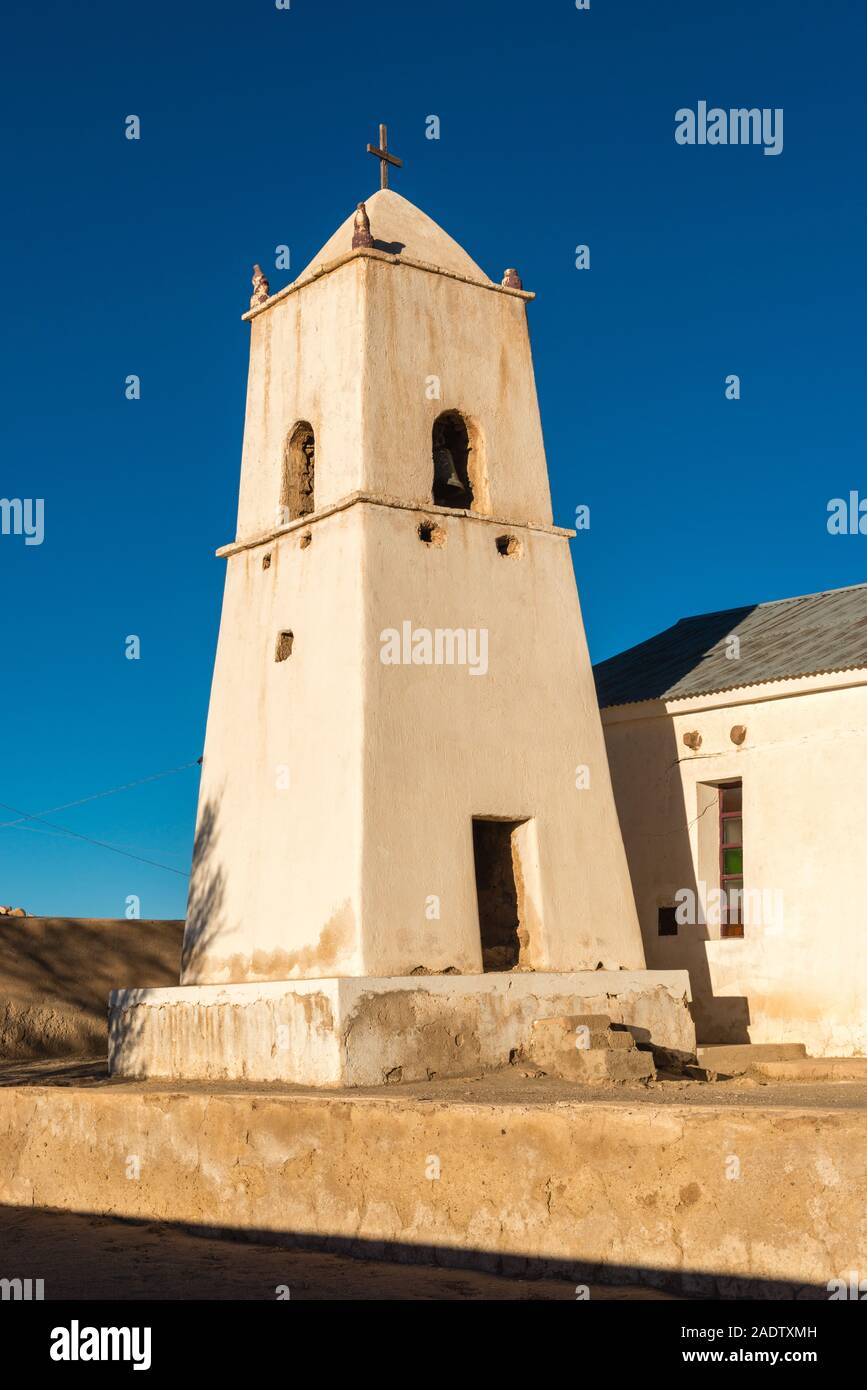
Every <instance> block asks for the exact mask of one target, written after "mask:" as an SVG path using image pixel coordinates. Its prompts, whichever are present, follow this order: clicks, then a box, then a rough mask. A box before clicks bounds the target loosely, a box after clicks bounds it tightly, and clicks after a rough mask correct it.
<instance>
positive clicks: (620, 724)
mask: <svg viewBox="0 0 867 1390" xmlns="http://www.w3.org/2000/svg"><path fill="white" fill-rule="evenodd" d="M864 680H865V673H864V672H859V673H851V672H848V673H841V674H839V675H835V676H816V677H807V678H803V679H800V680H790V681H777V682H774V683H769V684H767V685H764V686H755V687H751V688H750V689H748V690H741V691H734V692H728V693H726V694H723V695H717V696H708V697H692V698H691V699H687V700H678V701H673V702H670V703H669V704H668V705H667V706H666V705H663V704H662V703H661V702H654V703H650V702H647V703H644V704H639V705H632V706H628V705H627V706H620V707H613V708H611V709H608V710H605V711H604V712H603V722H604V726H605V737H606V743H607V747H608V755H609V760H610V765H611V772H612V779H613V784H614V790H615V796H616V800H617V808H618V813H619V817H620V824H621V828H622V831H623V836H624V841H625V845H626V851H627V856H628V859H629V866H630V872H631V876H632V883H633V888H634V891H635V898H636V904H637V907H638V914H639V919H640V922H641V928H642V934H643V936H644V942H645V951H646V955H647V962H648V966H649V967H650V968H655V969H675V968H678V967H685V968H688V969H689V971H690V977H691V981H692V992H693V997H694V1009H695V1015H696V1021H697V1028H698V1033H699V1038H700V1040H703V1041H708V1042H711V1041H721V1042H722V1041H751V1042H803V1043H805V1044H806V1046H807V1049H808V1051H809V1052H811V1053H813V1054H815V1055H819V1056H823V1055H824V1056H829V1055H865V1054H867V904H865V893H864V883H863V863H864V846H865V844H867V797H865V794H864V787H865V784H867V685H865V684H863V683H862V682H864ZM737 725H743V726H745V728H746V737H745V740H744V742H743V744H742V745H741V746H740V747H738V746H736V745H735V744H734V743H733V742H732V738H731V730H732V728H734V727H735V726H737ZM691 733H698V734H700V736H701V745H700V747H699V748H698V749H697V750H696V751H692V750H691V749H690V748H689V747H687V746H686V745H685V744H684V742H683V736H684V734H691ZM734 779H742V782H743V824H744V832H743V833H744V886H745V890H746V899H747V915H746V922H745V926H744V936H743V938H737V937H724V936H721V934H720V927H719V925H718V924H715V923H714V921H713V913H712V912H711V913H705V914H704V915H705V916H706V917H708V918H709V920H708V921H706V922H704V923H703V922H701V921H695V922H693V923H692V924H679V925H678V932H677V935H676V936H660V935H659V933H658V909H659V908H660V907H665V906H669V905H674V904H675V902H676V901H678V894H679V893H682V891H683V890H688V891H689V892H691V893H693V894H695V895H696V898H697V900H701V898H702V897H705V899H706V898H707V894H706V893H704V891H703V890H702V887H701V885H702V884H705V885H707V887H708V890H712V889H713V888H715V887H718V884H719V878H718V859H717V853H716V851H717V848H718V839H717V836H716V817H717V805H716V799H715V795H709V789H710V790H711V792H712V791H713V787H714V784H715V783H719V782H723V781H727V780H734ZM711 822H713V823H714V824H713V827H712V831H711V832H709V831H708V826H710V825H711ZM681 900H682V901H685V903H688V899H681ZM706 906H707V902H706ZM710 906H711V908H712V906H713V903H712V902H711V904H710ZM696 915H698V914H696Z"/></svg>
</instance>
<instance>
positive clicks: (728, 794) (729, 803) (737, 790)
mask: <svg viewBox="0 0 867 1390" xmlns="http://www.w3.org/2000/svg"><path fill="white" fill-rule="evenodd" d="M721 790H722V808H723V810H724V811H739V810H740V809H741V806H742V805H743V795H744V793H743V787H723V788H722V789H721Z"/></svg>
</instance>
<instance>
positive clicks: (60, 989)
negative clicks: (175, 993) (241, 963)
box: [0, 917, 184, 1059]
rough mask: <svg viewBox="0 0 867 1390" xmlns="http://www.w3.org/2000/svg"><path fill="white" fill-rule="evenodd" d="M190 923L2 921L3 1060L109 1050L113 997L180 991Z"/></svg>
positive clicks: (97, 1053) (67, 919)
mask: <svg viewBox="0 0 867 1390" xmlns="http://www.w3.org/2000/svg"><path fill="white" fill-rule="evenodd" d="M183 931H184V924H183V922H178V921H137V920H134V919H131V920H126V919H119V920H114V919H99V918H76V917H2V918H0V1057H7V1058H16V1059H17V1058H27V1057H87V1056H90V1057H93V1056H100V1055H103V1056H104V1055H105V1051H106V1048H107V1046H108V1023H107V1011H108V996H109V993H110V992H111V990H112V989H116V988H118V987H121V986H130V985H138V986H157V987H159V986H161V985H174V984H177V982H178V979H179V977H180V958H181V941H182V938H183Z"/></svg>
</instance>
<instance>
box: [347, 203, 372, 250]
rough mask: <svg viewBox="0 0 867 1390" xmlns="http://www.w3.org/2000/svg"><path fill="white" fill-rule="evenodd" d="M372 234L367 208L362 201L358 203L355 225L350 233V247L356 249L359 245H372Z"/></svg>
mask: <svg viewBox="0 0 867 1390" xmlns="http://www.w3.org/2000/svg"><path fill="white" fill-rule="evenodd" d="M372 245H373V235H372V233H371V230H370V218H369V217H368V215H367V208H366V206H365V204H364V203H359V204H358V211H357V212H356V214H355V227H354V230H353V233H352V249H353V251H356V250H357V249H358V247H359V246H372Z"/></svg>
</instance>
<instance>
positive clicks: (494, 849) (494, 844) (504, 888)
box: [473, 817, 527, 973]
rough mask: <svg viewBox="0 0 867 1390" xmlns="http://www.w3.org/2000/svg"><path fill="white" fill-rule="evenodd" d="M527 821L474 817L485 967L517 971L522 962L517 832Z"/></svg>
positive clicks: (474, 840) (483, 966) (523, 939)
mask: <svg viewBox="0 0 867 1390" xmlns="http://www.w3.org/2000/svg"><path fill="white" fill-rule="evenodd" d="M526 824H527V822H526V821H515V820H486V819H483V818H482V817H477V818H474V819H473V857H474V859H475V866H476V898H477V900H478V904H479V930H480V931H481V936H482V969H483V970H484V971H485V972H486V973H487V972H489V971H495V970H514V969H515V968H516V966H518V965H519V964H520V963H521V953H522V949H523V947H524V946H525V944H526V933H525V932H524V930H523V929H522V922H521V915H522V914H521V899H522V896H523V874H522V872H521V857H520V847H519V842H518V834H517V832H518V831H519V830H520V828H521V827H522V826H523V825H526Z"/></svg>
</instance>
